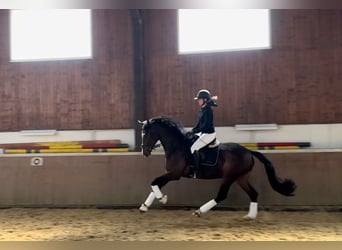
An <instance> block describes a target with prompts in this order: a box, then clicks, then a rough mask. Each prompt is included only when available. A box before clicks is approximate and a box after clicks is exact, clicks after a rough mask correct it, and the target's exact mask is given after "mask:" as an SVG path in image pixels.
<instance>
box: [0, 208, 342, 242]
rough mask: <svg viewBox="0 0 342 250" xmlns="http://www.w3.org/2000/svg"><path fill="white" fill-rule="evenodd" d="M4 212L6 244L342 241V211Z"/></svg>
mask: <svg viewBox="0 0 342 250" xmlns="http://www.w3.org/2000/svg"><path fill="white" fill-rule="evenodd" d="M192 212H193V210H189V209H177V210H174V209H150V210H149V211H148V212H147V213H140V212H139V211H138V209H95V208H94V209H93V208H87V209H55V208H54V209H49V208H34V209H30V208H8V209H0V224H1V230H0V240H1V241H342V212H340V211H335V212H319V211H302V212H298V211H296V212H294V211H290V212H284V211H260V212H259V216H258V218H257V220H254V221H248V220H244V219H242V217H243V216H244V215H245V214H246V211H223V210H212V211H210V212H209V213H207V214H205V215H203V216H202V217H200V218H198V217H195V216H193V215H192Z"/></svg>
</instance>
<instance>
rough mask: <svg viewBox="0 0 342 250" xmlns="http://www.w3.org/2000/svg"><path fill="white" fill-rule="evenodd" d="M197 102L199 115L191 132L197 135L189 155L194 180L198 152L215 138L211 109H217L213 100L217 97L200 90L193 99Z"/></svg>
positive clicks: (197, 163) (207, 91)
mask: <svg viewBox="0 0 342 250" xmlns="http://www.w3.org/2000/svg"><path fill="white" fill-rule="evenodd" d="M194 99H195V100H197V101H198V105H199V106H200V108H201V110H200V115H199V121H198V123H197V125H196V126H195V127H194V128H193V129H192V130H191V131H192V132H193V133H195V134H198V135H199V137H198V139H197V140H196V141H195V142H194V143H193V144H192V146H191V154H193V157H194V163H195V165H194V168H195V169H194V176H193V177H194V178H196V172H197V170H198V166H199V153H198V151H199V150H200V149H201V148H203V147H205V146H206V145H208V144H209V143H210V142H212V141H213V140H214V139H215V138H216V132H215V127H214V112H213V110H212V107H217V104H216V102H215V100H217V96H213V97H212V96H211V94H210V92H209V90H206V89H201V90H200V91H198V93H197V95H196V97H195V98H194Z"/></svg>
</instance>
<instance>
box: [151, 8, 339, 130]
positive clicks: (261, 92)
mask: <svg viewBox="0 0 342 250" xmlns="http://www.w3.org/2000/svg"><path fill="white" fill-rule="evenodd" d="M157 20H158V21H157ZM271 20H272V21H271V22H272V49H270V50H259V51H234V52H224V53H212V54H210V53H209V54H198V55H178V53H177V13H176V11H175V10H160V11H155V10H148V11H146V18H145V21H146V23H145V25H146V27H148V28H149V29H147V28H146V34H145V36H146V65H147V66H146V68H147V69H148V70H147V77H146V78H147V79H146V80H147V82H148V85H149V91H150V92H151V98H150V99H148V100H146V102H147V105H148V115H149V116H156V115H160V114H166V115H169V116H173V117H176V118H177V119H179V120H181V121H183V123H185V125H188V126H192V125H193V124H194V123H195V122H196V119H197V110H198V108H197V106H196V103H194V102H193V100H192V97H193V95H194V94H195V93H196V92H197V90H199V89H201V88H208V89H210V90H211V91H212V92H213V94H218V95H219V107H218V108H217V109H216V111H215V113H216V114H215V121H216V124H217V125H220V126H227V125H234V124H238V123H278V124H311V123H340V122H342V117H341V110H342V104H341V96H342V94H341V93H342V91H341V86H342V84H341V80H342V77H341V72H342V67H341V66H342V65H341V59H340V58H341V57H342V32H341V27H342V26H341V25H342V11H341V10H294V9H291V10H272V11H271ZM161 34H162V35H161ZM156 103H157V105H156Z"/></svg>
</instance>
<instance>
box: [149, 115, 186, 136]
mask: <svg viewBox="0 0 342 250" xmlns="http://www.w3.org/2000/svg"><path fill="white" fill-rule="evenodd" d="M149 124H151V125H152V124H158V125H160V126H162V127H166V128H168V129H169V130H171V131H173V133H174V134H178V135H182V136H184V135H185V133H186V131H185V129H184V126H183V125H182V124H181V123H180V122H179V121H176V120H174V119H172V118H169V117H164V116H160V117H154V118H151V119H150V120H149Z"/></svg>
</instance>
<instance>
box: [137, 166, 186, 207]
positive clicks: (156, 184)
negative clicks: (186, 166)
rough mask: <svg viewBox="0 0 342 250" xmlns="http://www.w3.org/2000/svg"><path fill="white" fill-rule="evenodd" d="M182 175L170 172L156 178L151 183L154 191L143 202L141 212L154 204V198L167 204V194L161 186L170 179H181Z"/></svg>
mask: <svg viewBox="0 0 342 250" xmlns="http://www.w3.org/2000/svg"><path fill="white" fill-rule="evenodd" d="M180 176H181V175H180V174H179V173H174V172H173V173H171V172H169V173H166V174H164V175H162V176H159V177H157V178H156V179H154V180H153V181H152V183H151V189H152V191H151V192H150V194H149V195H148V196H147V199H146V200H145V202H144V203H143V204H141V206H140V208H139V210H140V211H141V212H147V210H148V208H149V207H150V206H151V205H152V203H153V201H154V199H156V198H157V199H158V200H159V202H161V203H162V204H166V203H167V196H166V195H164V194H163V193H162V191H161V188H162V187H164V186H165V185H166V184H167V183H168V182H169V181H173V180H179V179H180Z"/></svg>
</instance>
